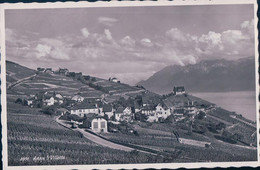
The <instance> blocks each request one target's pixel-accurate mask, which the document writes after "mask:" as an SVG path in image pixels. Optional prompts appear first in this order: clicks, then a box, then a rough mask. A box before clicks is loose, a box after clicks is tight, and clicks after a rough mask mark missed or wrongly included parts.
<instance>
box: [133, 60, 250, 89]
mask: <svg viewBox="0 0 260 170" xmlns="http://www.w3.org/2000/svg"><path fill="white" fill-rule="evenodd" d="M137 85H141V86H143V87H145V88H146V89H147V90H150V91H152V92H155V93H159V94H163V93H169V92H171V91H172V89H173V86H178V85H181V86H185V87H186V90H188V91H189V92H226V91H246V90H255V59H254V57H247V58H242V59H238V60H236V61H232V60H225V59H216V60H204V61H201V62H199V63H197V64H193V65H191V64H189V65H186V66H180V65H169V66H166V67H165V68H163V69H162V70H160V71H158V72H156V73H154V74H153V75H152V76H151V77H149V78H148V79H147V80H142V81H140V82H138V83H137Z"/></svg>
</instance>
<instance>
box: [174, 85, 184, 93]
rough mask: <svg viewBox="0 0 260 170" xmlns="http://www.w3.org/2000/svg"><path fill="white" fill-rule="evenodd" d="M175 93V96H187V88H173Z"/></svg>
mask: <svg viewBox="0 0 260 170" xmlns="http://www.w3.org/2000/svg"><path fill="white" fill-rule="evenodd" d="M173 93H174V94H175V95H181V94H185V88H184V86H174V87H173Z"/></svg>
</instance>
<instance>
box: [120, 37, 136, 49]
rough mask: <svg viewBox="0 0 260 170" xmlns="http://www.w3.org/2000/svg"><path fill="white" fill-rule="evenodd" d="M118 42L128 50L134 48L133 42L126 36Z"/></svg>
mask: <svg viewBox="0 0 260 170" xmlns="http://www.w3.org/2000/svg"><path fill="white" fill-rule="evenodd" d="M120 42H121V44H122V45H123V46H125V47H128V48H133V47H134V46H135V40H134V39H132V38H131V37H130V36H128V35H127V36H125V37H124V38H122V39H121V41H120Z"/></svg>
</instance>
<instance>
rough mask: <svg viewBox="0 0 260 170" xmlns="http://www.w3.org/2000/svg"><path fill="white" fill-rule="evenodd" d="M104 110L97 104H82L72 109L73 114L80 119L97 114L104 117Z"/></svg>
mask: <svg viewBox="0 0 260 170" xmlns="http://www.w3.org/2000/svg"><path fill="white" fill-rule="evenodd" d="M102 112H103V108H102V106H99V105H97V104H90V103H80V104H78V105H75V106H74V107H72V108H71V109H70V113H71V114H76V115H78V116H80V117H84V115H85V114H89V113H95V114H98V115H102Z"/></svg>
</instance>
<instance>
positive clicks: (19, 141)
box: [7, 103, 166, 166]
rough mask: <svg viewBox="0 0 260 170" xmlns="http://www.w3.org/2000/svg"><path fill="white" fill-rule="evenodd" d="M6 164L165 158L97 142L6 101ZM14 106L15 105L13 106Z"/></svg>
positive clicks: (49, 118)
mask: <svg viewBox="0 0 260 170" xmlns="http://www.w3.org/2000/svg"><path fill="white" fill-rule="evenodd" d="M8 108H9V109H8V115H7V116H8V117H7V119H8V164H9V165H10V166H17V165H62V164H116V163H129V162H131V163H149V162H165V161H166V160H164V159H163V158H161V157H158V156H154V155H150V154H144V153H140V152H124V151H120V150H114V149H110V148H105V147H102V146H98V145H96V144H95V143H93V142H91V141H89V140H87V139H85V138H83V137H82V136H81V134H79V133H76V132H74V131H71V130H69V129H66V128H64V127H62V126H60V125H58V124H57V123H56V122H55V121H54V119H53V117H50V116H47V115H43V114H41V113H39V112H38V111H39V110H37V109H32V108H29V109H28V107H24V106H20V105H17V104H12V103H9V104H8ZM14 108H15V109H14Z"/></svg>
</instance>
